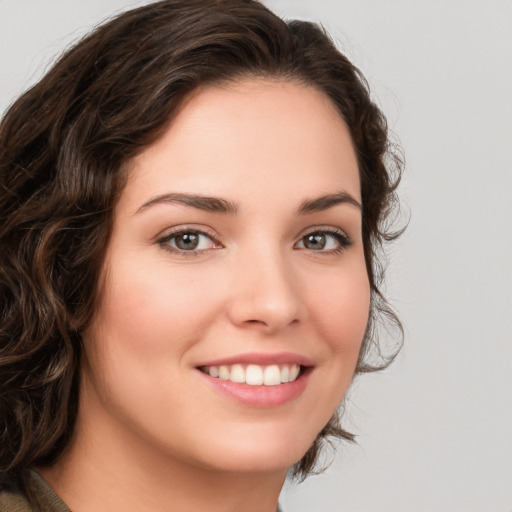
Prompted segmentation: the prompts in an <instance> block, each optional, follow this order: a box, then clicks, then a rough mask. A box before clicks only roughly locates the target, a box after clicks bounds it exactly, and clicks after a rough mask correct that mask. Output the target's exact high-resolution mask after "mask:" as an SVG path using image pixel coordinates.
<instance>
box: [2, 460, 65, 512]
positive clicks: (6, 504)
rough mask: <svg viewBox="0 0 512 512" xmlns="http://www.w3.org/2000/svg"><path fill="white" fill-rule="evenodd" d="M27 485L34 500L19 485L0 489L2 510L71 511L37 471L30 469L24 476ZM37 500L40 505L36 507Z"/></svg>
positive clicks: (31, 511) (30, 511) (26, 511)
mask: <svg viewBox="0 0 512 512" xmlns="http://www.w3.org/2000/svg"><path fill="white" fill-rule="evenodd" d="M23 478H24V481H25V485H26V487H27V489H28V491H29V493H30V494H31V496H32V498H33V500H30V501H29V499H28V497H27V495H26V494H25V492H23V491H22V490H21V489H20V488H19V487H15V486H12V487H8V488H5V489H2V490H0V512H35V511H36V510H41V511H44V512H70V510H69V508H68V507H67V506H66V505H65V503H64V502H63V501H62V500H61V499H60V498H59V497H58V496H57V494H56V493H55V491H54V490H53V489H52V488H51V487H50V486H49V485H48V484H47V483H46V482H45V481H44V480H43V479H42V478H41V477H40V476H39V475H38V474H37V473H36V472H35V471H32V470H28V471H26V472H25V474H24V476H23ZM31 501H35V502H37V504H38V507H34V506H33V505H32V503H31Z"/></svg>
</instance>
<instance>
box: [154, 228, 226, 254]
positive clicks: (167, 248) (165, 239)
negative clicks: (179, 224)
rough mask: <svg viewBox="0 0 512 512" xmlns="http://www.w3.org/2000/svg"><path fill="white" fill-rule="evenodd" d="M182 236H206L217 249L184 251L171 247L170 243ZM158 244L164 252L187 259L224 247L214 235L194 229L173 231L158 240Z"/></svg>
mask: <svg viewBox="0 0 512 512" xmlns="http://www.w3.org/2000/svg"><path fill="white" fill-rule="evenodd" d="M180 235H198V236H205V237H207V238H209V239H210V240H211V241H212V242H213V244H214V245H215V246H216V247H212V248H208V249H199V250H195V249H194V250H190V251H187V250H184V249H179V248H177V247H172V246H171V245H169V242H170V241H171V240H173V239H174V238H177V237H178V236H180ZM157 244H159V245H160V246H161V247H162V249H163V250H164V251H167V252H170V253H173V254H178V255H179V256H183V257H185V258H190V257H194V256H198V255H199V254H204V253H205V252H206V251H209V250H211V249H219V248H222V245H221V244H220V243H219V242H218V241H217V240H216V239H215V237H214V236H213V234H212V233H208V232H207V231H202V230H200V229H194V228H179V229H176V230H175V231H172V232H171V233H168V234H166V235H165V236H163V237H162V238H159V239H158V240H157Z"/></svg>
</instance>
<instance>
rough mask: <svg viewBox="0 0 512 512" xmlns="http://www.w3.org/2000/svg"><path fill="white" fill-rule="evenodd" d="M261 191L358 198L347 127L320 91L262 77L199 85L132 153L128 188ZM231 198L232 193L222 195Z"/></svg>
mask: <svg viewBox="0 0 512 512" xmlns="http://www.w3.org/2000/svg"><path fill="white" fill-rule="evenodd" d="M163 188H167V189H168V190H167V192H171V191H172V192H183V193H201V194H206V195H214V196H222V197H224V196H226V195H227V196H233V195H235V196H236V195H242V196H243V195H244V194H251V192H252V193H254V194H255V193H256V192H261V193H262V194H263V195H264V194H266V195H267V197H269V198H270V196H272V195H274V194H278V195H279V194H282V193H283V192H291V189H297V188H299V190H298V191H297V193H299V194H303V195H304V193H305V191H306V190H309V193H308V195H318V194H322V193H331V192H332V191H333V190H335V189H337V190H346V191H347V192H349V193H350V194H351V195H353V196H354V197H355V198H356V199H358V200H360V191H359V172H358V166H357V159H356V156H355V152H354V148H353V144H352V140H351V137H350V133H349V130H348V128H347V126H346V124H345V122H344V120H343V118H342V117H341V115H340V114H339V112H338V111H337V109H336V107H335V105H334V104H333V103H332V102H331V100H330V99H329V98H328V97H327V96H326V95H325V94H324V93H322V92H320V91H318V90H317V89H315V88H313V87H309V86H306V85H303V84H300V83H294V82H283V81H277V80H265V79H246V80H243V81H239V82H235V83H229V84H224V85H216V86H210V87H205V88H200V89H198V90H196V91H194V93H192V94H191V95H190V96H189V97H188V98H187V99H186V101H184V102H183V104H182V105H181V107H180V109H179V111H178V112H177V113H176V115H175V117H174V118H173V120H172V122H171V123H170V125H169V127H168V128H167V130H166V131H165V133H164V134H163V136H162V137H161V138H160V139H159V140H157V141H156V142H155V143H154V144H153V145H151V146H149V147H148V148H146V149H145V150H144V151H142V152H141V153H140V154H139V155H138V156H137V157H135V158H134V159H133V161H132V162H131V165H130V172H129V178H128V184H127V189H128V190H126V194H128V195H129V196H130V197H132V196H138V197H139V198H140V200H142V199H141V198H142V196H143V195H146V196H147V195H151V194H153V195H155V194H158V193H162V192H165V191H163V190H162V189H163ZM228 198H229V199H234V200H236V197H228Z"/></svg>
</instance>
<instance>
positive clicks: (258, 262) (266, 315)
mask: <svg viewBox="0 0 512 512" xmlns="http://www.w3.org/2000/svg"><path fill="white" fill-rule="evenodd" d="M240 260H241V261H240V262H238V263H236V267H237V268H236V269H232V270H234V271H233V272H231V276H232V278H233V279H232V281H231V283H230V285H231V294H230V295H231V302H230V305H229V308H228V315H229V318H230V320H231V322H232V323H233V324H235V325H236V326H238V327H243V328H251V329H257V330H261V331H263V332H265V333H269V334H270V333H274V332H277V331H279V330H282V329H285V328H286V327H288V326H290V325H292V324H297V323H299V322H301V321H303V320H304V318H305V315H306V308H305V305H304V303H303V301H302V300H301V295H300V293H299V289H298V286H299V285H298V282H297V279H296V276H295V275H294V272H293V268H292V266H291V265H290V262H289V261H288V262H287V261H286V260H285V259H284V258H283V257H282V255H279V254H277V251H275V252H274V253H270V252H266V253H260V254H259V255H254V254H253V255H252V257H242V256H241V257H240Z"/></svg>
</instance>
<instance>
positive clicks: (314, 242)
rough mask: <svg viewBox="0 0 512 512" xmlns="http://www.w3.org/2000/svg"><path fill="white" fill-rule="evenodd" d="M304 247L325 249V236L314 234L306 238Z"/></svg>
mask: <svg viewBox="0 0 512 512" xmlns="http://www.w3.org/2000/svg"><path fill="white" fill-rule="evenodd" d="M305 246H306V247H307V248H308V249H323V248H324V247H325V236H324V235H320V234H316V235H309V236H308V237H306V243H305Z"/></svg>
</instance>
